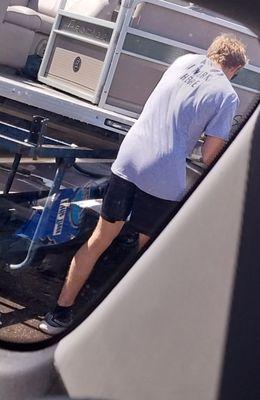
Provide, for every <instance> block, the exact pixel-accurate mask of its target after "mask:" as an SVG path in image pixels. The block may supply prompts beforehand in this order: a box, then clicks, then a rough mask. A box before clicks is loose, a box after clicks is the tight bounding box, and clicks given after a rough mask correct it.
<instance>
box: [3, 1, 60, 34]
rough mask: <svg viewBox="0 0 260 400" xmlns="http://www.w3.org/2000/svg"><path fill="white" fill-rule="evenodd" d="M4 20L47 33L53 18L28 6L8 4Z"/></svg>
mask: <svg viewBox="0 0 260 400" xmlns="http://www.w3.org/2000/svg"><path fill="white" fill-rule="evenodd" d="M4 21H5V22H9V23H10V24H14V25H19V26H22V27H23V28H27V29H29V30H31V31H34V32H41V33H45V34H46V35H49V33H50V31H51V28H52V24H53V21H54V18H52V17H49V16H48V15H44V14H40V13H38V12H36V11H34V10H32V9H31V8H28V7H23V6H9V7H8V8H7V12H6V15H5V20H4Z"/></svg>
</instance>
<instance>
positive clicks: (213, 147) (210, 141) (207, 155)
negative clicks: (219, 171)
mask: <svg viewBox="0 0 260 400" xmlns="http://www.w3.org/2000/svg"><path fill="white" fill-rule="evenodd" d="M225 144H226V141H225V140H223V139H220V138H218V137H215V136H207V137H206V139H205V142H204V144H203V145H202V148H201V153H202V161H203V163H204V164H206V165H208V166H209V165H210V164H211V163H212V162H213V161H214V159H215V158H216V157H217V155H218V154H219V152H220V151H221V150H222V149H223V147H224V146H225Z"/></svg>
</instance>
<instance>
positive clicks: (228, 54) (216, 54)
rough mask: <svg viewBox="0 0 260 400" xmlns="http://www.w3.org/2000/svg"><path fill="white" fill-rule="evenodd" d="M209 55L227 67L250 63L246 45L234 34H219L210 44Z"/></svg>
mask: <svg viewBox="0 0 260 400" xmlns="http://www.w3.org/2000/svg"><path fill="white" fill-rule="evenodd" d="M207 56H208V58H210V59H211V60H212V61H214V62H216V63H217V64H219V65H221V66H222V67H225V68H232V67H238V66H240V65H241V67H243V66H244V65H245V64H247V63H248V58H247V56H246V46H245V45H244V44H243V43H242V42H241V41H240V40H238V39H237V38H236V37H235V36H234V35H227V34H221V35H219V36H217V37H216V38H215V39H214V40H213V42H212V43H211V45H210V46H209V48H208V51H207Z"/></svg>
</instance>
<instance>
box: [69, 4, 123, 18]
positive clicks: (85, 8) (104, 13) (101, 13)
mask: <svg viewBox="0 0 260 400" xmlns="http://www.w3.org/2000/svg"><path fill="white" fill-rule="evenodd" d="M119 3H120V2H119V0H87V1H86V0H67V3H66V6H65V10H66V11H70V12H73V13H76V14H81V15H85V16H89V17H95V18H100V19H104V20H106V21H112V20H113V16H114V12H115V11H116V10H117V8H118V7H119Z"/></svg>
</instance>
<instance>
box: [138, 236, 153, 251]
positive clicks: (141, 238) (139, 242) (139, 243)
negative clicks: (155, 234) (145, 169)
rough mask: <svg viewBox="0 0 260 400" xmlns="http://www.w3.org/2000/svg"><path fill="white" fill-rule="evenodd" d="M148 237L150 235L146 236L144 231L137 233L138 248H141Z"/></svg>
mask: <svg viewBox="0 0 260 400" xmlns="http://www.w3.org/2000/svg"><path fill="white" fill-rule="evenodd" d="M150 239H151V237H150V236H147V235H145V234H144V233H139V240H138V250H141V249H142V248H143V247H144V245H145V244H146V243H147V242H148V240H150Z"/></svg>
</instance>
